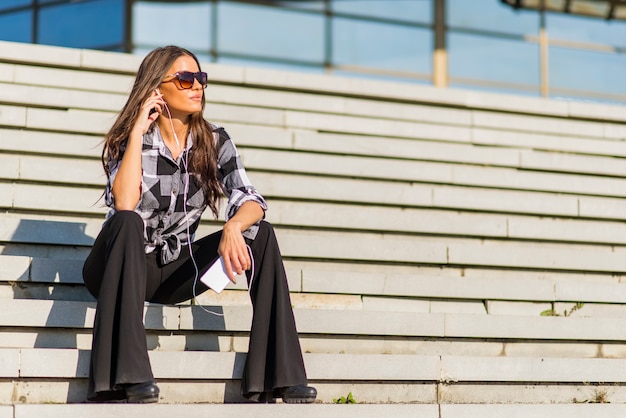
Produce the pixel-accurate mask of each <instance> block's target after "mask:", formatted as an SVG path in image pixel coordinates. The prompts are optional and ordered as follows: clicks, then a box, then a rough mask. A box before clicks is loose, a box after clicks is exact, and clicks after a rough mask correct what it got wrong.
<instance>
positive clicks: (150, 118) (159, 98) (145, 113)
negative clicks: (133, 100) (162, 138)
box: [131, 90, 165, 136]
mask: <svg viewBox="0 0 626 418" xmlns="http://www.w3.org/2000/svg"><path fill="white" fill-rule="evenodd" d="M163 106H165V101H164V100H163V95H162V94H161V93H160V92H158V90H155V91H153V92H152V94H151V95H150V97H148V98H147V99H146V101H145V102H143V105H142V106H141V109H140V111H139V117H138V118H137V121H136V122H135V126H133V129H132V131H131V136H132V134H133V133H135V134H138V135H139V136H143V134H145V133H146V132H148V129H149V128H150V125H152V123H153V122H154V121H155V120H157V118H158V117H159V115H160V114H161V112H162V111H163Z"/></svg>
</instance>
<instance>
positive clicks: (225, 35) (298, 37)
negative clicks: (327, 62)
mask: <svg viewBox="0 0 626 418" xmlns="http://www.w3.org/2000/svg"><path fill="white" fill-rule="evenodd" d="M217 42H218V50H219V51H220V52H228V53H231V54H240V55H250V56H263V57H270V58H278V59H285V60H300V61H313V62H318V63H322V62H323V60H324V15H322V14H313V13H309V12H299V11H294V10H286V9H277V8H272V7H264V6H256V5H247V4H241V3H220V4H219V8H218V39H217Z"/></svg>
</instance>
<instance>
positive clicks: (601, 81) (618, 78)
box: [550, 47, 626, 94]
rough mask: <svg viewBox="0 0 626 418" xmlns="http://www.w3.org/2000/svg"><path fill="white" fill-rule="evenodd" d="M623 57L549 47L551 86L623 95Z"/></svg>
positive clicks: (625, 80) (625, 60) (625, 91)
mask: <svg viewBox="0 0 626 418" xmlns="http://www.w3.org/2000/svg"><path fill="white" fill-rule="evenodd" d="M624 68H626V54H616V53H610V52H598V51H588V50H580V49H570V48H560V47H551V48H550V87H551V88H552V87H554V88H565V89H574V90H588V91H592V92H594V91H595V92H600V93H608V94H626V78H625V77H624Z"/></svg>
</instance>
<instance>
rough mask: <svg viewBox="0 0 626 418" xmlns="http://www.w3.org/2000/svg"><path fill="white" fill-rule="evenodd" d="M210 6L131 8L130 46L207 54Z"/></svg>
mask: <svg viewBox="0 0 626 418" xmlns="http://www.w3.org/2000/svg"><path fill="white" fill-rule="evenodd" d="M211 11H212V10H211V5H210V4H209V2H201V3H178V4H167V3H154V2H148V1H138V2H136V3H135V4H134V5H133V11H132V13H133V30H132V40H133V45H134V46H136V47H138V48H146V47H147V48H150V49H152V48H155V47H159V46H164V45H178V46H182V47H183V48H187V49H189V50H191V51H194V52H195V51H204V52H208V51H209V49H210V47H211V27H212V25H211V14H212V13H211Z"/></svg>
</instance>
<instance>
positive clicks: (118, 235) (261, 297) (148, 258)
mask: <svg viewBox="0 0 626 418" xmlns="http://www.w3.org/2000/svg"><path fill="white" fill-rule="evenodd" d="M221 234H222V232H221V231H219V232H216V233H214V234H211V235H209V236H207V237H204V238H201V239H199V240H197V241H196V242H194V243H193V244H192V251H191V253H193V259H194V260H195V262H196V264H197V266H198V269H199V275H202V274H203V273H204V272H205V271H206V270H207V269H208V268H209V266H210V264H211V263H212V262H213V261H214V260H215V259H217V257H218V254H217V247H218V245H219V241H220V238H221ZM247 242H248V244H249V245H250V247H251V249H252V255H253V258H254V267H255V269H254V270H255V271H254V277H252V272H251V271H248V272H246V273H247V278H248V284H249V285H251V288H250V298H251V301H252V306H253V317H252V326H251V330H250V343H249V348H248V355H247V357H246V364H245V366H244V372H243V378H242V382H241V393H242V395H244V396H246V397H248V398H250V399H259V397H260V395H261V394H263V393H267V392H273V391H274V390H276V389H279V388H283V387H289V386H294V385H298V384H306V383H307V378H306V372H305V369H304V362H303V360H302V351H301V348H300V342H299V340H298V334H297V331H296V325H295V320H294V317H293V311H292V308H291V300H290V297H289V288H288V285H287V277H286V274H285V269H284V266H283V262H282V257H281V254H280V249H279V246H278V241H277V240H276V236H275V234H274V229H273V228H272V226H271V225H270V224H269V223H267V222H265V221H262V222H261V224H260V227H259V232H258V234H257V236H256V238H255V239H254V240H247ZM158 255H159V254H158V251H154V252H152V253H150V254H145V252H144V238H143V220H142V219H141V217H140V216H139V215H138V214H136V213H135V212H132V211H120V212H117V213H116V214H115V215H113V216H112V217H111V218H110V219H108V220H107V222H106V223H105V224H104V226H103V228H102V231H101V232H100V234H99V235H98V237H97V238H96V241H95V243H94V245H93V248H92V250H91V253H90V254H89V256H88V257H87V259H86V260H85V264H84V266H83V279H84V281H85V285H86V287H87V289H88V290H89V292H90V293H91V294H92V295H93V296H94V297H95V298H96V299H97V305H96V315H95V320H94V327H93V341H92V349H91V361H90V368H89V389H88V398H93V397H95V396H96V394H97V393H101V392H108V391H112V390H116V389H118V388H120V385H123V384H133V383H140V382H146V381H150V380H152V379H153V375H152V369H151V367H150V360H149V358H148V350H147V342H146V335H145V329H144V325H143V308H144V301H150V302H156V303H163V304H175V303H180V302H183V301H185V300H189V299H191V298H193V296H194V293H195V294H196V295H198V294H200V293H202V292H204V291H206V290H207V289H208V288H207V287H206V286H205V285H204V284H203V283H201V282H200V281H199V280H197V281H196V280H195V278H196V270H195V267H194V264H193V260H192V258H191V254H190V251H189V248H188V247H183V250H181V254H180V257H179V258H178V259H177V260H175V261H173V262H171V263H168V264H165V265H163V264H162V263H161V262H160V260H159V256H158ZM194 285H195V289H194Z"/></svg>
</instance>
